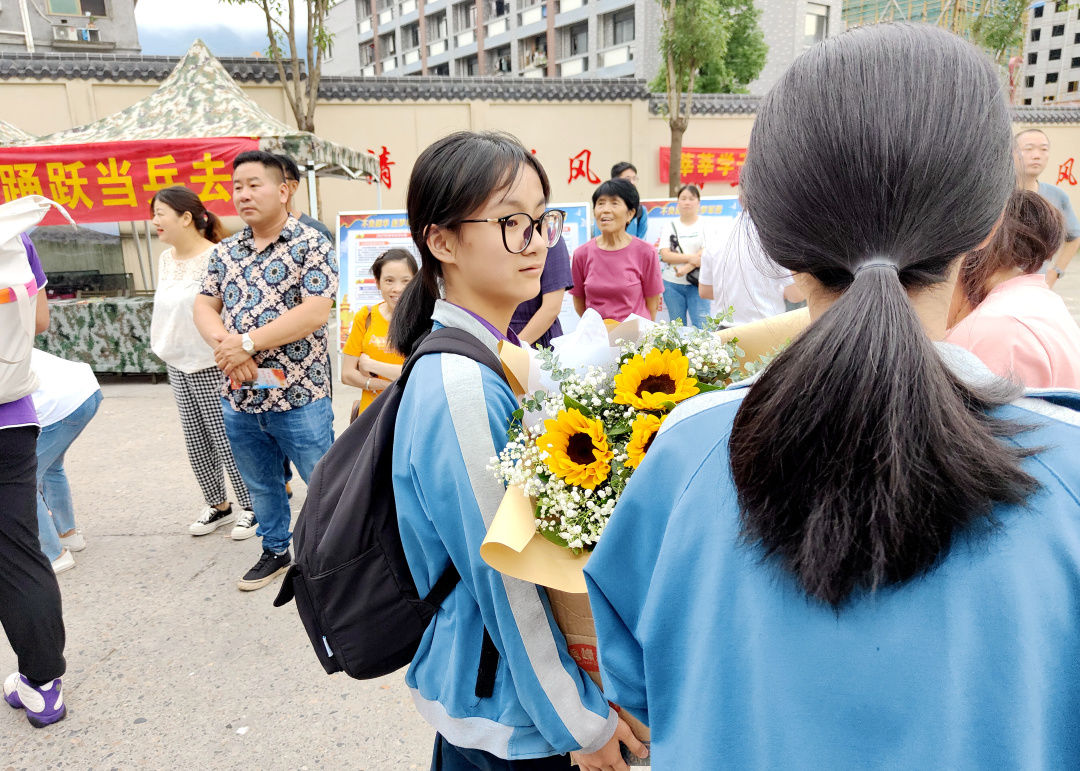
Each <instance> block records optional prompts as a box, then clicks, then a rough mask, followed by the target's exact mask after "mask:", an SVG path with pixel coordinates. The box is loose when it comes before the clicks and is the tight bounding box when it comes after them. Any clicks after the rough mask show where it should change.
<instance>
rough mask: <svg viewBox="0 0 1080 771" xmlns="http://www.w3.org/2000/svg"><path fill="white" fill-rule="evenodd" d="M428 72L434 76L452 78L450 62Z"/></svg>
mask: <svg viewBox="0 0 1080 771" xmlns="http://www.w3.org/2000/svg"><path fill="white" fill-rule="evenodd" d="M428 72H429V73H431V74H432V75H438V76H439V77H444V78H448V77H450V64H449V63H448V62H443V63H442V64H440V65H439V66H437V67H432V68H431V69H430V70H428Z"/></svg>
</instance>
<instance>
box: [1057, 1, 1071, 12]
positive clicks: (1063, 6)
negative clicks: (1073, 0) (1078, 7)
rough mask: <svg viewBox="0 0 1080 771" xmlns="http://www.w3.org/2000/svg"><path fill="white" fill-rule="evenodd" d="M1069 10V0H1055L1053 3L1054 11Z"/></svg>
mask: <svg viewBox="0 0 1080 771" xmlns="http://www.w3.org/2000/svg"><path fill="white" fill-rule="evenodd" d="M1067 10H1069V0H1057V2H1056V3H1054V13H1063V12H1064V11H1067Z"/></svg>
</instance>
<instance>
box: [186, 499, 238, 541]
mask: <svg viewBox="0 0 1080 771" xmlns="http://www.w3.org/2000/svg"><path fill="white" fill-rule="evenodd" d="M235 519H236V515H235V514H233V510H232V506H230V507H229V508H227V509H225V510H224V511H221V510H220V509H215V508H214V507H213V506H207V507H206V508H205V509H204V510H203V513H202V516H200V517H199V518H198V519H197V520H195V521H194V522H192V523H191V524H190V525H188V532H189V533H191V534H192V535H206V534H207V533H212V532H214V531H215V530H217V529H218V528H219V527H222V526H224V525H228V524H230V523H231V522H232V521H233V520H235Z"/></svg>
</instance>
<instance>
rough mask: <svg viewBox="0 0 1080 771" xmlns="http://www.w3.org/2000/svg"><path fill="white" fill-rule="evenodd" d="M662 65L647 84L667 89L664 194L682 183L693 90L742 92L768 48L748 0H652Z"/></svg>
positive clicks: (700, 91)
mask: <svg viewBox="0 0 1080 771" xmlns="http://www.w3.org/2000/svg"><path fill="white" fill-rule="evenodd" d="M658 2H659V3H660V18H661V36H660V53H661V55H662V57H663V62H664V66H663V67H662V68H661V71H660V74H659V75H658V76H657V79H656V81H655V82H654V84H653V90H654V91H661V92H664V93H666V94H667V118H668V126H669V127H670V128H671V162H670V173H669V175H668V191H669V195H671V196H674V195H675V191H676V190H678V188H679V185H680V184H681V183H682V178H681V176H682V175H681V173H680V169H681V167H682V145H683V135H684V134H685V133H686V128H687V126H689V125H690V115H691V114H692V110H693V100H694V93H695V92H696V93H745V91H746V85H747V84H748V83H750V81H752V80H753V79H754V78H756V77H757V76H758V75H759V74H760V73H761V69H762V68H763V67H764V66H765V55H766V53H767V52H768V48H767V46H766V45H765V39H764V36H763V35H762V32H761V28H760V27H759V26H758V18H759V16H760V14H761V12H760V11H759V10H758V9H757V8H755V7H754V4H753V0H658Z"/></svg>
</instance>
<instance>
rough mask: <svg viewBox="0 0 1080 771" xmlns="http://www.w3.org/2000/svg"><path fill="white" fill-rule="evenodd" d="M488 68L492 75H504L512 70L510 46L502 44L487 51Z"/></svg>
mask: <svg viewBox="0 0 1080 771" xmlns="http://www.w3.org/2000/svg"><path fill="white" fill-rule="evenodd" d="M488 57H489V58H488V64H489V65H490V66H489V67H488V70H489V71H490V72H491V74H492V75H506V74H508V73H509V72H511V71H512V69H513V68H512V67H511V62H510V46H502V47H501V48H496V49H495V50H493V51H489V52H488Z"/></svg>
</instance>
